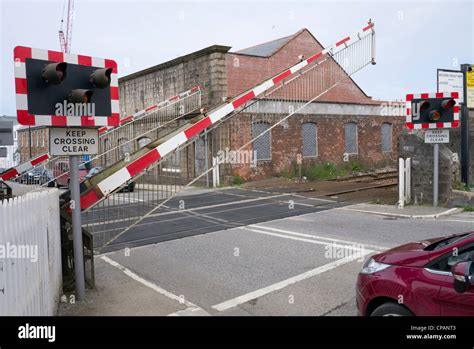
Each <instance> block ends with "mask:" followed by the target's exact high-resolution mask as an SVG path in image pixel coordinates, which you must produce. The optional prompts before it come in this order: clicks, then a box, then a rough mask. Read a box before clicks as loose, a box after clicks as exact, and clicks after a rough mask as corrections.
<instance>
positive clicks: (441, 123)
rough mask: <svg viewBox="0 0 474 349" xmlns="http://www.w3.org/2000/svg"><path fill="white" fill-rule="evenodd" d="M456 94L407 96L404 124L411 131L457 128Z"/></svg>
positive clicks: (457, 108) (440, 93)
mask: <svg viewBox="0 0 474 349" xmlns="http://www.w3.org/2000/svg"><path fill="white" fill-rule="evenodd" d="M458 98H459V95H458V93H457V92H451V93H446V92H444V93H443V92H438V93H421V94H416V95H415V94H407V96H406V109H407V114H406V124H407V127H408V128H411V129H424V128H452V127H458V126H459V107H458V106H457V105H456V104H457V101H456V100H457V99H458Z"/></svg>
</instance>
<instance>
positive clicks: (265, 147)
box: [252, 121, 272, 160]
mask: <svg viewBox="0 0 474 349" xmlns="http://www.w3.org/2000/svg"><path fill="white" fill-rule="evenodd" d="M269 127H270V126H269V125H268V123H266V122H263V121H259V122H254V123H253V124H252V139H254V138H255V137H257V136H259V135H261V134H262V133H263V132H265V131H267V130H268V128H269ZM270 132H271V131H268V132H266V133H265V134H263V135H261V136H260V137H258V138H257V139H256V140H255V141H254V142H253V150H254V152H255V151H256V152H257V154H256V159H257V160H271V158H272V150H271V135H270Z"/></svg>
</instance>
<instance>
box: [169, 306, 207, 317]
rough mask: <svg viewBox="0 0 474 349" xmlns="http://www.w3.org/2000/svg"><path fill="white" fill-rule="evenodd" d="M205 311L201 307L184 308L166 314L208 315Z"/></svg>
mask: <svg viewBox="0 0 474 349" xmlns="http://www.w3.org/2000/svg"><path fill="white" fill-rule="evenodd" d="M210 315H211V314H209V313H208V312H207V311H205V310H203V309H201V308H194V307H190V308H186V309H184V310H180V311H177V312H175V313H171V314H168V315H167V316H210Z"/></svg>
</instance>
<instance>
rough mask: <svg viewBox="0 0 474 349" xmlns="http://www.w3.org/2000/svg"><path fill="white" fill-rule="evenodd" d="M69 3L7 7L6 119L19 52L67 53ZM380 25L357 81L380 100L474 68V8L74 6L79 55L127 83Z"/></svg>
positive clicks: (104, 2) (437, 4)
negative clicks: (370, 59) (173, 63)
mask: <svg viewBox="0 0 474 349" xmlns="http://www.w3.org/2000/svg"><path fill="white" fill-rule="evenodd" d="M64 2H65V1H63V0H50V1H44V0H43V1H36V0H34V1H33V0H29V1H17V0H0V49H1V51H0V52H1V57H0V62H1V66H0V96H1V97H0V115H1V114H7V115H15V110H16V108H15V94H14V77H13V48H14V47H15V46H17V45H23V46H31V47H36V48H43V49H53V50H59V49H60V47H59V39H58V33H57V31H58V28H59V23H60V19H61V16H62V13H63V4H64ZM368 18H372V20H373V21H374V22H375V25H376V33H377V65H375V66H369V67H368V68H366V69H364V70H362V71H361V72H359V73H357V74H356V75H355V76H354V79H355V81H356V82H357V83H358V84H359V85H360V86H361V87H362V88H363V89H364V90H365V91H366V93H367V94H368V95H370V96H373V97H374V98H378V99H403V98H404V95H405V93H407V92H430V91H435V90H436V69H437V68H447V69H458V68H459V64H461V63H474V43H473V42H474V27H473V25H474V24H473V21H474V20H473V18H474V5H473V1H459V2H454V1H431V2H428V1H422V2H412V1H390V2H389V1H380V0H379V1H368V2H360V1H342V2H338V1H331V2H328V1H292V2H289V1H286V2H282V1H262V2H255V1H218V2H217V1H187V2H171V1H156V0H155V1H151V0H150V1H125V0H119V1H117V0H115V1H111V0H90V1H85V0H76V1H75V18H74V27H73V36H72V53H80V54H84V55H90V56H96V57H104V58H112V59H115V60H116V61H117V62H118V64H119V76H123V75H127V74H130V73H133V72H135V71H138V70H141V69H143V68H146V67H149V66H152V65H155V64H159V63H161V62H164V61H167V60H169V59H173V58H176V57H178V56H180V55H183V54H187V53H190V52H193V51H196V50H199V49H201V48H204V47H206V46H209V45H213V44H220V45H226V46H232V51H236V50H239V49H243V48H246V47H248V46H253V45H256V44H259V43H262V42H265V41H268V40H273V39H276V38H279V37H282V36H287V35H290V34H293V33H295V32H296V31H298V30H299V29H301V28H308V29H309V30H310V31H311V32H312V33H313V35H314V36H315V37H316V38H318V40H319V41H320V42H321V43H322V44H323V45H330V44H332V43H334V42H336V41H338V40H339V39H340V38H342V37H344V36H345V35H347V34H351V33H352V32H355V31H357V30H359V29H360V28H362V27H363V26H364V25H365V23H366V21H367V19H368Z"/></svg>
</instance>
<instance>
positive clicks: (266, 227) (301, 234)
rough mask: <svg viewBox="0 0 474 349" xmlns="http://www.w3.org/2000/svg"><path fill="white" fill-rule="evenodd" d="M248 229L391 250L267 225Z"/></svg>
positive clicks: (254, 225) (385, 248)
mask: <svg viewBox="0 0 474 349" xmlns="http://www.w3.org/2000/svg"><path fill="white" fill-rule="evenodd" d="M248 227H251V228H257V229H264V230H265V229H266V230H270V231H274V232H277V233H283V234H289V235H294V236H300V237H304V238H310V239H315V240H326V241H330V242H334V243H341V244H347V245H359V246H360V245H363V246H365V247H367V248H370V249H374V250H381V251H385V250H388V249H389V247H385V246H378V245H370V244H364V243H361V242H355V241H349V240H342V239H334V238H328V237H324V236H320V235H311V234H303V233H297V232H295V231H290V230H285V229H277V228H272V227H268V226H265V225H257V224H252V225H249V226H248ZM326 244H327V243H326Z"/></svg>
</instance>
